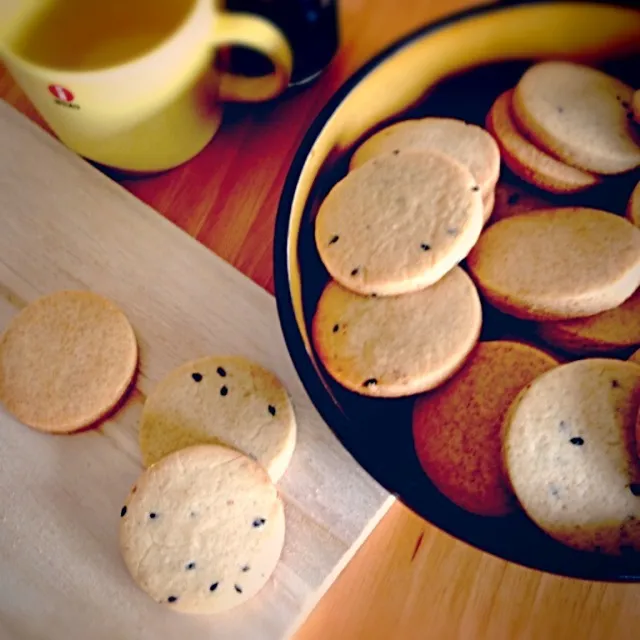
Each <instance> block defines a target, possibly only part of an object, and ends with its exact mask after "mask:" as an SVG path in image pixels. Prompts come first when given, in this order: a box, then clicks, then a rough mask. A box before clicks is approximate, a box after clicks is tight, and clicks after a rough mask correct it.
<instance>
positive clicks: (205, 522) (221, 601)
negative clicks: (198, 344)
mask: <svg viewBox="0 0 640 640" xmlns="http://www.w3.org/2000/svg"><path fill="white" fill-rule="evenodd" d="M137 359H138V345H137V341H136V336H135V333H134V330H133V328H132V327H131V324H130V323H129V321H128V320H127V318H126V317H125V315H124V314H123V313H122V312H121V311H120V309H118V308H117V307H116V306H115V305H114V304H113V303H112V302H111V301H109V300H106V299H105V298H103V297H102V296H99V295H97V294H95V293H92V292H88V291H61V292H57V293H54V294H52V295H49V296H46V297H44V298H41V299H38V300H36V301H35V302H33V303H32V304H30V305H28V306H27V307H26V308H25V309H24V310H23V311H22V312H21V313H20V314H18V316H17V317H16V318H14V320H13V321H12V322H11V324H10V325H9V327H8V328H7V330H6V331H5V332H4V334H3V335H2V337H1V338H0V401H2V402H3V404H4V405H5V406H6V408H7V409H8V410H9V411H10V412H11V413H12V414H13V415H15V416H16V417H17V418H18V419H19V420H21V421H22V422H23V423H25V424H27V425H29V426H31V427H34V428H36V429H38V430H40V431H44V432H47V433H73V432H76V431H79V430H81V429H84V428H85V427H88V426H92V425H95V424H96V422H97V421H98V420H100V419H101V418H103V417H104V416H106V415H108V414H109V413H110V412H111V411H112V410H113V409H114V407H116V406H117V405H118V404H119V403H120V402H121V401H122V399H123V398H124V396H125V394H126V391H127V389H129V388H130V387H131V384H132V381H133V378H134V376H135V372H136V366H137ZM295 443H296V419H295V415H294V411H293V406H292V404H291V400H290V398H289V395H288V393H287V392H286V390H285V388H284V387H283V386H282V384H281V383H280V381H279V380H278V379H277V378H276V377H275V376H274V375H273V374H272V373H271V372H269V371H267V370H265V369H264V368H262V367H260V366H259V365H257V364H255V363H253V362H250V361H248V360H246V359H245V358H242V357H208V358H203V359H200V360H197V361H194V362H189V363H187V364H184V365H182V366H181V367H178V368H177V369H176V370H174V371H172V372H171V373H169V375H168V376H167V377H166V378H165V379H164V380H163V381H162V382H161V383H160V384H159V385H158V387H157V388H156V389H155V391H154V392H153V393H152V394H151V395H150V396H149V397H148V398H147V400H146V403H145V406H144V410H143V413H142V418H141V424H140V447H141V449H142V457H143V462H144V465H145V466H146V467H148V468H147V470H146V471H145V472H144V473H143V474H142V475H141V477H140V478H139V480H138V481H137V482H136V484H135V485H134V487H133V488H132V490H131V492H130V494H129V496H128V498H127V500H126V502H125V505H124V506H123V507H122V510H121V512H120V516H121V527H120V545H121V550H122V556H123V558H124V560H125V563H126V565H127V568H128V569H129V571H130V573H131V575H132V576H133V578H134V580H135V581H136V582H137V584H138V585H139V586H140V587H141V588H142V589H143V590H144V591H146V592H147V593H148V594H149V595H150V596H151V597H152V598H154V599H155V600H157V601H158V602H160V603H163V604H166V605H167V606H169V607H171V608H172V609H174V610H176V611H183V612H191V613H216V612H220V611H225V610H228V609H231V608H233V607H236V606H238V605H239V604H242V603H244V602H246V601H247V600H248V599H250V598H251V597H252V596H254V595H255V594H256V593H257V592H258V591H259V590H260V589H261V588H262V587H263V586H264V585H265V584H266V583H267V581H268V580H269V578H270V577H271V575H272V574H273V572H274V570H275V568H276V565H277V564H278V560H279V558H280V555H281V552H282V548H283V545H284V536H285V519H284V508H283V504H282V501H281V499H280V497H279V495H278V490H277V487H276V486H275V483H276V482H277V481H278V480H279V479H280V478H281V477H282V475H283V474H284V472H285V471H286V469H287V467H288V465H289V462H290V461H291V458H292V456H293V452H294V448H295ZM114 515H115V514H114Z"/></svg>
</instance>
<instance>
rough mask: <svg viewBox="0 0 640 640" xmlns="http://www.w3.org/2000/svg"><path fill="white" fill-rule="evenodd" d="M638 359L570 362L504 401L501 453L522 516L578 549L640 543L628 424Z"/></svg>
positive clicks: (637, 469)
mask: <svg viewBox="0 0 640 640" xmlns="http://www.w3.org/2000/svg"><path fill="white" fill-rule="evenodd" d="M639 408H640V367H637V366H636V365H634V364H631V363H628V362H621V361H618V360H605V359H591V360H580V361H577V362H571V363H569V364H565V365H562V366H560V367H557V368H555V369H553V370H551V371H549V372H548V373H545V374H543V375H542V376H541V377H539V378H537V379H536V380H535V381H534V382H533V383H532V384H531V385H530V386H529V388H528V389H525V390H524V391H522V392H521V393H520V394H519V396H518V397H517V398H516V400H515V402H514V404H513V405H512V406H511V408H510V410H509V412H508V414H507V417H506V419H505V423H504V429H503V443H504V444H503V456H504V462H505V468H506V470H507V472H508V474H509V478H510V481H511V485H512V488H513V489H514V491H515V493H516V496H517V498H518V500H519V502H520V504H521V505H522V506H523V508H524V509H525V511H526V512H527V514H528V515H529V517H530V518H531V519H532V520H533V521H534V522H535V523H536V524H537V525H538V526H539V527H540V528H541V529H543V530H544V531H546V532H547V533H548V534H549V535H551V536H552V537H554V538H556V539H557V540H559V541H560V542H563V543H565V544H568V545H570V546H572V547H575V548H577V549H583V550H590V551H602V552H605V553H609V554H617V553H620V552H621V551H622V550H623V549H624V548H629V547H631V548H633V549H635V550H639V551H640V460H639V459H638V457H637V452H636V449H635V425H636V416H637V415H638V409H639Z"/></svg>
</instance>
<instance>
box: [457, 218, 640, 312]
mask: <svg viewBox="0 0 640 640" xmlns="http://www.w3.org/2000/svg"><path fill="white" fill-rule="evenodd" d="M467 265H468V267H469V270H470V272H471V274H472V276H473V278H474V280H475V281H476V283H477V285H478V288H479V289H480V290H481V292H482V293H483V294H484V295H485V297H486V298H487V300H488V301H489V302H490V303H491V304H492V305H494V306H495V307H497V308H498V309H500V310H501V311H503V312H505V313H508V314H511V315H513V316H516V317H518V318H523V319H527V320H564V319H569V318H578V317H584V316H589V315H594V314H596V313H601V312H603V311H607V310H609V309H613V308H614V307H617V306H619V305H621V304H622V303H623V302H624V301H625V300H626V299H627V298H629V297H631V295H632V294H633V293H634V291H635V290H636V289H637V288H638V286H640V229H637V228H636V227H634V226H633V225H631V224H630V223H629V222H628V221H627V220H625V219H624V218H621V217H619V216H616V215H613V214H610V213H607V212H605V211H599V210H597V209H585V208H579V207H567V208H560V209H548V210H544V211H538V212H530V213H527V214H524V215H520V216H515V217H512V218H507V219H505V220H502V221H500V222H497V223H496V224H494V225H492V226H490V227H489V228H488V229H487V230H486V231H485V232H484V233H483V234H482V237H481V238H480V240H479V242H478V244H477V245H476V246H475V247H474V249H473V251H471V253H470V254H469V257H468V259H467Z"/></svg>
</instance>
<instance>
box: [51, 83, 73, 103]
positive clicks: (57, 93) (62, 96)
mask: <svg viewBox="0 0 640 640" xmlns="http://www.w3.org/2000/svg"><path fill="white" fill-rule="evenodd" d="M49 93H50V94H51V95H52V96H54V97H56V98H58V100H62V102H73V98H74V95H73V93H71V91H69V89H65V88H64V87H61V86H60V85H59V84H50V85H49Z"/></svg>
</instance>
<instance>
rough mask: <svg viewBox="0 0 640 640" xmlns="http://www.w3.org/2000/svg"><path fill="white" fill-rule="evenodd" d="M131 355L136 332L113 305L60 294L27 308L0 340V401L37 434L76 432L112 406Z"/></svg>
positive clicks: (132, 364)
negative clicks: (40, 432) (37, 430)
mask: <svg viewBox="0 0 640 640" xmlns="http://www.w3.org/2000/svg"><path fill="white" fill-rule="evenodd" d="M137 359H138V347H137V343H136V337H135V334H134V332H133V329H132V328H131V325H130V324H129V321H128V320H127V318H126V317H125V315H124V314H123V313H122V311H120V309H118V307H116V305H115V304H113V303H112V302H111V301H109V300H107V299H106V298H103V297H102V296H99V295H97V294H95V293H92V292H90V291H59V292H57V293H53V294H51V295H48V296H45V297H43V298H39V299H38V300H36V301H35V302H32V303H31V304H30V305H28V306H27V307H26V308H25V309H23V310H22V312H21V313H19V314H18V315H17V316H16V317H15V318H14V319H13V321H12V322H11V323H10V324H9V327H8V328H7V330H6V332H5V333H4V335H3V336H2V338H0V401H2V402H3V404H4V405H5V407H6V408H7V410H8V411H9V412H10V413H12V414H13V415H14V416H15V417H16V418H18V420H20V421H21V422H23V423H24V424H27V425H29V426H30V427H34V428H36V429H39V430H40V431H46V432H49V433H70V432H72V431H77V430H78V429H82V428H83V427H87V426H89V425H91V424H93V423H94V422H96V421H97V420H99V419H100V418H102V417H103V416H105V415H106V414H107V413H109V411H111V409H113V408H114V407H115V406H116V404H117V403H118V402H119V401H120V399H121V398H122V396H123V395H124V394H125V392H126V391H127V389H128V387H129V385H130V384H131V381H132V379H133V376H134V374H135V371H136V365H137Z"/></svg>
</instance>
